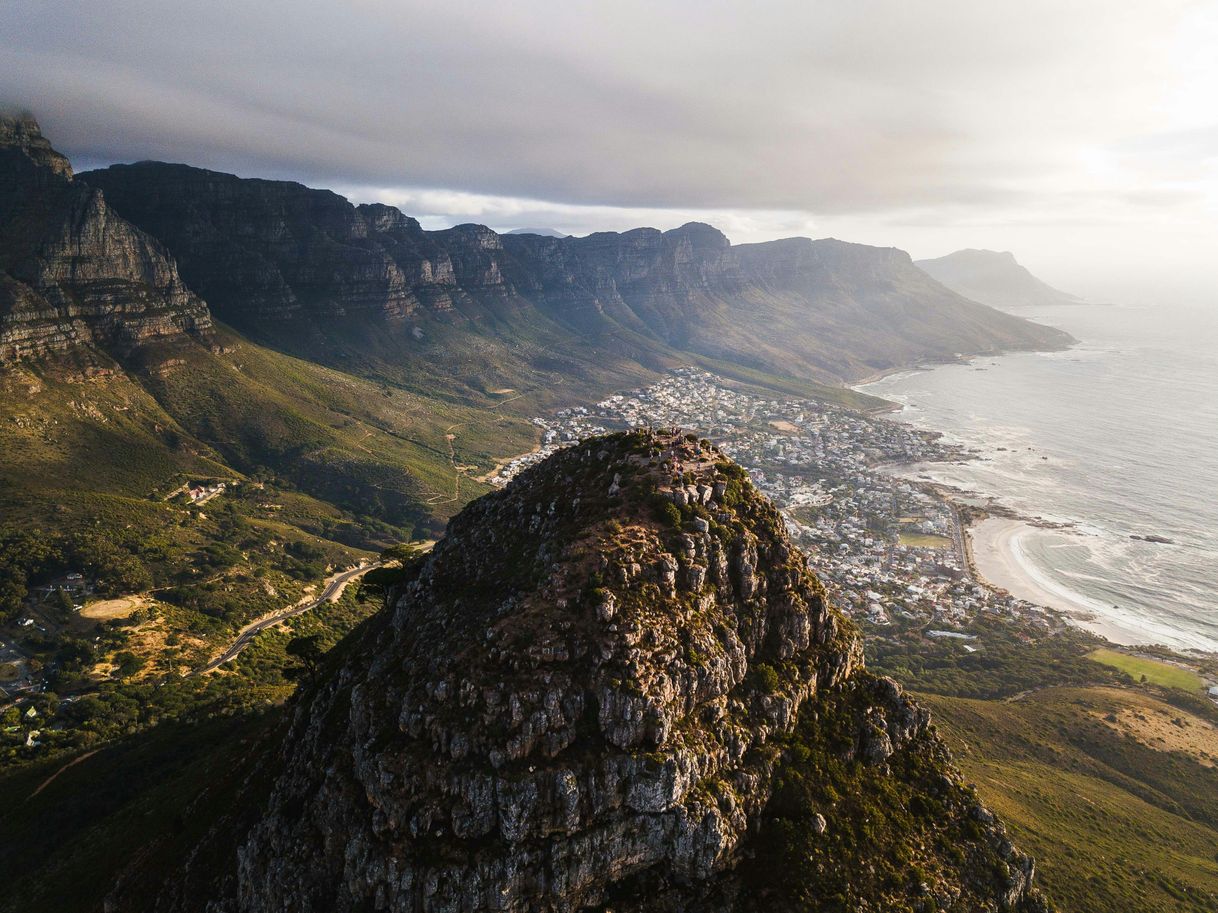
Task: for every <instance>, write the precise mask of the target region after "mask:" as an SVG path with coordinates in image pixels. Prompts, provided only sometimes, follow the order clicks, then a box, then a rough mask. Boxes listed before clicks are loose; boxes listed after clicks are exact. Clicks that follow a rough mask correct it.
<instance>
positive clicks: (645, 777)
mask: <svg viewBox="0 0 1218 913" xmlns="http://www.w3.org/2000/svg"><path fill="white" fill-rule="evenodd" d="M861 663H862V660H861V652H860V648H859V642H858V640H857V637H856V636H855V634H854V633H853V630H852V629H851V628H849V627H848V625H846V624H845V623H844V622H843V621H842V620H841V617H840V616H839V615H838V614H837V612H836V611H835V610H833V609H832V608H831V607H830V606H829V604H828V601H827V598H826V595H825V590H824V588H823V587H822V586H821V585H820V583H819V582H818V581H817V580H816V578H815V577H814V576H812V574H811V573H810V572H809V570H808V568H807V565H806V562H805V559H804V557H803V555H802V553H800V552H799V551H798V550H797V549H796V548H794V547H793V546H792V545H791V543H790V542H789V541H788V540H787V538H786V534H785V530H784V526H783V521H782V518H781V516H780V514H779V513H778V511H777V510H776V509H775V508H774V506H773V505H772V504H770V503H769V502H768V501H767V500H766V499H765V498H764V497H762V496H761V495H760V494H759V493H758V492H757V491H756V489H754V488H753V486H752V484H751V483H750V482H749V480H748V477H747V475H746V474H745V472H744V471H743V470H742V469H741V468H740V467H739V466H737V465H736V464H734V463H732V462H731V461H730V460H728V459H727V458H726V457H724V456H723V455H722V454H721V453H719V452H718V451H717V450H715V449H714V448H713V447H711V446H710V445H709V444H707V443H706V442H705V441H700V440H698V438H697V437H696V436H695V435H692V434H684V433H681V432H680V431H678V430H675V429H670V430H666V431H654V430H650V429H639V430H636V431H632V432H625V433H620V434H615V435H608V436H604V437H599V438H593V439H591V440H587V441H585V442H583V443H581V444H578V445H575V446H573V447H570V448H567V449H565V450H562V451H559V452H558V453H557V454H555V455H552V456H551V457H549V458H548V459H546V460H545V461H543V462H542V463H540V464H539V465H538V466H536V467H534V468H533V469H531V470H529V471H527V472H525V473H523V474H522V475H521V476H519V477H518V478H517V479H516V480H514V481H513V482H512V483H511V484H510V485H509V486H508V487H507V488H506V489H504V490H502V491H499V492H496V493H493V494H490V495H487V496H485V497H483V498H480V499H479V500H477V501H475V502H473V503H472V504H470V505H469V506H468V507H467V508H466V509H465V510H464V511H462V512H461V513H460V514H459V515H458V516H457V517H455V518H454V519H453V520H452V522H451V523H450V525H449V528H448V532H447V535H446V536H445V538H444V539H443V540H442V541H441V542H440V543H438V544H437V545H436V547H435V548H434V550H433V551H432V552H431V554H430V555H428V556H427V557H425V558H422V559H418V560H416V561H415V562H414V563H412V564H410V565H409V566H407V567H405V568H404V569H403V570H402V571H401V574H400V579H399V580H398V581H396V582H395V583H393V584H391V585H390V587H389V596H388V599H387V602H386V606H385V608H384V609H383V610H382V611H381V613H380V614H378V615H377V616H376V617H374V618H373V619H372V620H371V622H370V623H369V624H368V625H367V626H366V628H365V629H364V630H363V631H362V632H361V634H360V635H359V636H358V637H357V638H355V639H354V640H352V641H349V642H348V643H347V644H346V645H345V646H344V647H343V648H342V650H341V655H340V656H339V657H338V658H337V660H336V662H335V664H334V666H333V667H332V668H331V670H330V672H329V673H328V675H327V678H326V680H325V681H323V682H321V683H319V684H318V685H317V686H316V687H314V688H313V689H311V690H309V691H307V692H305V693H304V694H303V695H302V697H301V699H300V700H299V702H298V704H297V707H296V712H295V716H294V721H293V723H292V726H291V729H290V731H289V732H288V733H287V734H286V737H285V739H284V742H283V744H282V746H281V747H280V749H279V750H278V752H277V754H276V756H275V757H276V760H274V761H273V762H271V763H272V764H273V765H275V768H276V769H275V770H274V784H273V786H272V787H271V792H270V798H269V802H268V803H267V805H266V808H265V813H264V814H263V815H261V816H260V818H259V820H258V821H256V822H255V823H254V824H253V825H252V827H251V829H250V830H249V831H248V833H247V834H245V835H244V837H241V836H238V837H237V840H238V843H239V844H240V849H239V850H238V851H237V853H236V855H233V854H232V853H229V852H227V851H226V852H225V854H224V855H222V856H220V857H216V856H213V855H210V854H209V853H202V854H200V855H196V857H194V858H197V859H198V858H213V859H214V858H234V859H235V858H240V859H241V864H240V866H239V867H235V868H234V870H233V871H231V872H220V873H211V879H212V880H211V881H210V885H211V887H208V888H203V889H201V890H204V891H206V892H208V896H214V893H212V892H215V891H220V892H235V896H236V897H238V898H239V901H238V902H236V903H235V906H234V907H233V908H234V909H240V910H243V911H249V913H254V911H258V913H269V911H272V910H283V909H343V910H355V909H373V908H376V909H386V910H398V911H411V913H415V911H417V913H423V911H458V910H460V911H471V913H479V911H491V910H495V911H502V913H524V911H548V913H557V911H560V910H575V909H585V908H590V907H594V906H603V905H608V904H611V905H612V907H613V908H614V909H615V910H618V909H620V910H625V911H630V910H634V911H641V910H643V909H648V910H661V909H662V910H683V909H699V910H707V911H727V910H729V909H732V910H740V911H744V910H754V909H759V908H760V906H761V905H762V904H763V900H762V897H761V894H760V893H757V894H754V895H753V896H754V899H753V900H751V901H741V902H740V903H730V902H729V900H728V898H732V897H736V898H740V897H746V896H749V895H748V892H747V891H745V889H744V888H743V885H744V884H745V883H746V882H747V881H749V880H750V879H753V878H756V877H758V873H757V871H756V866H757V865H758V864H765V863H764V861H761V860H765V859H768V858H769V857H768V856H765V855H764V854H759V853H758V852H756V848H755V847H754V843H753V841H754V840H755V838H756V835H757V834H758V833H759V832H760V833H763V834H766V835H769V839H770V841H771V842H770V843H769V844H767V846H770V847H772V848H773V849H774V851H775V852H780V853H786V852H788V851H790V850H791V849H792V847H791V846H789V845H788V844H787V842H785V841H786V837H784V836H783V835H786V834H791V833H798V834H799V835H800V837H799V839H800V840H803V839H804V838H805V837H807V838H808V839H812V840H816V839H818V838H817V834H818V833H819V834H823V833H824V828H825V824H824V822H825V818H824V816H822V815H819V814H817V815H813V816H812V817H811V818H809V819H808V820H807V821H806V822H804V823H802V824H799V825H798V826H797V827H796V828H795V830H794V831H793V830H792V826H793V825H792V824H791V823H790V822H788V823H787V824H785V825H783V824H779V823H777V822H776V821H774V820H773V819H772V818H771V813H770V811H769V809H768V805H769V800H770V797H771V795H772V794H773V791H774V788H775V784H776V782H777V781H778V780H779V779H781V777H782V776H783V775H784V771H787V770H788V765H789V764H792V763H793V764H796V765H803V767H800V768H799V770H801V771H802V770H803V769H804V767H806V766H807V765H811V764H820V763H825V764H830V763H831V762H830V761H829V758H828V755H826V754H825V752H834V753H836V754H835V756H840V758H841V759H846V760H844V761H843V760H839V761H838V762H837V763H847V764H850V765H854V766H859V767H866V768H867V769H869V770H871V771H872V774H871V776H873V777H875V778H879V779H880V780H883V779H884V778H898V779H900V778H901V777H905V775H904V774H901V775H898V774H896V773H890V772H889V771H890V766H889V765H891V770H893V771H895V770H897V769H902V770H904V769H906V768H908V769H909V770H915V769H916V770H917V771H920V773H919V774H918V776H917V777H905V779H904V780H902V783H904V786H903V787H902V788H903V789H906V790H910V791H923V790H928V789H933V790H935V791H936V796H937V798H936V799H935V802H936V806H935V807H937V808H942V809H944V812H943V816H942V817H943V820H942V821H941V822H937V823H936V824H935V827H936V828H942V829H943V830H944V832H945V833H947V832H950V836H949V837H947V838H946V839H948V840H949V842H950V845H954V846H959V847H962V848H963V849H962V850H957V851H956V853H955V854H953V855H952V856H951V857H950V858H949V857H947V856H943V858H941V859H936V858H934V857H933V856H927V855H926V854H923V853H921V851H920V850H919V854H920V855H919V858H920V861H921V862H922V865H923V873H922V874H920V875H919V879H922V880H923V881H921V882H919V883H918V884H916V885H914V884H909V885H906V886H902V887H899V888H898V889H896V890H897V894H895V895H892V894H890V893H884V892H879V891H877V893H876V896H875V897H874V898H871V899H872V900H874V902H875V904H876V905H877V906H876V908H888V903H889V901H893V900H896V899H897V898H900V899H902V900H908V899H909V898H906V897H905V894H906V893H907V892H910V891H912V892H924V891H925V890H927V884H926V883H925V882H929V883H931V884H932V885H933V887H934V889H935V890H936V891H937V892H939V893H942V894H943V895H944V896H947V895H948V894H953V893H954V896H957V897H960V898H961V899H962V902H972V901H978V903H977V904H976V905H975V906H976V907H977V908H981V907H982V906H984V905H987V904H988V905H993V906H994V907H995V908H996V907H997V904H998V902H999V898H1003V899H1004V900H1003V902H1004V903H1007V906H1006V907H1004V908H1005V909H1012V910H1020V909H1026V910H1032V909H1036V906H1035V904H1036V903H1037V902H1038V900H1037V898H1038V895H1037V894H1036V893H1035V892H1034V891H1033V890H1032V889H1031V887H1030V880H1031V871H1032V869H1031V862H1030V860H1027V858H1026V857H1023V856H1022V855H1020V854H1018V852H1017V851H1014V850H1013V849H1011V848H1010V847H1009V844H1005V843H1004V841H1005V838H1003V837H1002V835H1001V832H1000V831H999V830H997V828H996V826H993V825H989V824H986V823H985V822H989V821H992V816H989V815H988V812H987V813H984V814H983V813H982V811H981V810H980V807H979V806H977V805H976V801H975V800H973V799H971V798H970V797H969V795H968V794H967V792H966V791H965V790H963V788H962V787H960V786H959V778H958V776H956V775H955V774H954V773H953V772H952V771H951V770H950V769H949V768H948V767H947V766H946V761H945V760H944V757H945V754H944V750H943V749H942V746H941V745H940V744H939V743H938V742H937V741H936V740H935V737H934V736H933V734H932V733H931V731H930V730H929V729H928V719H927V715H926V713H925V712H924V711H922V710H920V709H919V708H918V707H916V705H914V704H912V703H911V702H910V701H909V700H908V699H907V698H905V697H904V696H903V695H902V694H901V692H900V689H899V688H898V687H897V686H896V685H895V684H894V683H892V682H890V681H887V680H883V679H876V678H874V677H872V676H869V675H867V674H866V673H864V672H863V671H862V670H861ZM813 705H814V707H813V709H811V710H808V709H806V708H808V707H810V706H813ZM797 727H802V728H804V729H808V727H811V729H810V730H809V731H811V732H814V733H818V735H816V736H814V737H813V738H812V739H811V740H810V741H808V742H807V743H806V744H804V743H798V744H797V743H796V742H793V741H792V740H793V739H798V738H800V737H799V736H798V735H797ZM830 743H832V747H830ZM799 744H802V745H803V747H802V748H800V747H799ZM789 753H791V758H794V760H791V759H789V758H788V754H789ZM907 756H908V757H909V758H911V759H912V760H910V762H909V764H908V765H906V763H905V761H904V760H902V759H904V758H906V757H907ZM898 761H900V763H898ZM791 771H792V772H794V771H795V769H794V768H791ZM927 771H929V772H930V774H927V773H926V772H927ZM799 775H800V776H804V775H808V772H807V771H804V772H803V773H800V774H799ZM932 775H933V776H932ZM927 776H929V777H930V780H927V781H926V782H923V779H920V778H925V777H927ZM931 780H933V783H931ZM865 789H866V790H868V791H869V790H871V787H870V786H868V787H866V788H865ZM888 795H889V794H888V793H883V792H882V790H879V789H878V788H877V791H876V792H875V794H874V795H871V794H870V792H868V794H867V795H861V794H860V795H857V796H852V797H850V798H849V799H847V800H843V803H842V806H841V808H840V809H839V810H838V812H837V813H839V814H841V815H842V816H843V817H842V819H841V820H839V821H837V823H836V826H837V827H840V828H842V829H843V833H845V832H846V830H845V829H847V828H852V827H855V826H856V825H857V826H861V822H854V823H851V821H849V820H848V819H847V816H849V815H851V814H855V812H853V811H851V810H850V809H854V808H857V807H858V806H859V803H864V804H866V803H871V802H877V803H878V802H882V801H884V800H885V798H886V797H887V796H888ZM251 801H259V802H260V801H262V800H251ZM825 811H826V812H827V813H829V814H834V810H833V809H832V808H830V807H829V806H826V807H825ZM978 821H981V822H982V824H981V825H980V826H979V825H978V823H977V822H978ZM818 822H819V823H818ZM817 828H820V830H819V831H818V830H817ZM336 835H340V839H335V836H336ZM889 838H891V839H894V840H898V839H899V840H902V841H906V842H909V843H910V844H911V845H912V842H917V843H918V845H919V846H921V845H922V840H923V839H924V836H923V835H920V834H913V833H912V832H911V833H908V834H904V835H898V834H895V833H894V834H892V835H888V836H886V838H885V839H889ZM906 848H907V849H909V847H906ZM887 849H888V847H880V848H879V851H880V852H881V853H883V852H885V851H886V850H887ZM803 852H805V853H806V850H805V851H803ZM866 852H867V853H868V854H870V853H871V852H872V848H870V847H869V848H868V849H867V851H866ZM1004 852H1005V853H1006V859H1008V860H1009V864H1008V863H1001V865H1000V867H999V868H995V867H993V866H992V865H991V864H990V863H981V862H980V861H978V860H980V859H983V858H984V859H990V858H993V859H995V860H997V859H998V858H999V856H1000V855H1001V854H1002V853H1004ZM894 858H896V857H894ZM805 859H806V855H805ZM843 865H844V866H846V867H850V866H853V865H855V863H854V862H845V863H843ZM857 865H858V871H857V872H855V871H853V869H852V870H851V871H850V873H849V876H850V877H852V878H857V879H858V880H857V884H858V885H859V886H860V888H859V890H858V891H856V892H855V893H856V894H858V895H860V896H864V895H865V894H866V892H867V891H868V890H869V889H868V888H866V887H863V885H864V882H866V881H867V879H868V878H869V876H867V875H865V874H864V873H863V869H864V868H865V866H866V862H865V860H862V859H860V861H859V862H858V863H857ZM998 871H1001V872H1003V873H1005V874H1003V875H1002V876H1001V877H998V876H996V875H995V873H996V872H998ZM187 876H188V880H189V882H190V883H196V880H197V879H198V878H200V877H202V878H203V879H204V881H205V882H206V881H207V876H206V875H200V873H198V872H188V873H187ZM790 877H791V879H792V880H791V883H792V884H794V883H796V882H799V879H800V878H801V877H802V876H799V875H798V873H794V872H793V873H791V875H790ZM772 880H773V879H771V881H772ZM902 881H906V882H907V881H908V879H903V880H902ZM915 881H918V879H915ZM800 883H801V884H802V882H800ZM217 885H219V886H220V887H218V888H217V887H216V886H217ZM193 890H194V889H193V888H192V889H191V891H193ZM800 890H803V888H802V887H801V888H800ZM180 891H181V882H180V881H178V882H175V884H174V885H173V886H172V887H171V888H170V889H169V891H168V893H167V895H166V897H168V898H171V899H170V900H168V901H165V900H164V899H163V905H165V906H168V907H169V908H174V909H183V908H186V909H189V908H193V907H192V905H191V903H190V901H189V899H187V900H185V901H183V900H182V899H181V898H182V894H181V893H180ZM742 892H744V893H742ZM911 896H912V895H911ZM173 898H176V899H173ZM826 899H827V898H826ZM224 909H228V907H224Z"/></svg>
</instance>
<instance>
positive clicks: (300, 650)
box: [287, 634, 324, 682]
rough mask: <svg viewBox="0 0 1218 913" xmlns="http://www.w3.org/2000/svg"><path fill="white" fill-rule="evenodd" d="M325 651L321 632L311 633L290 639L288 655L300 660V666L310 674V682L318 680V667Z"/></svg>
mask: <svg viewBox="0 0 1218 913" xmlns="http://www.w3.org/2000/svg"><path fill="white" fill-rule="evenodd" d="M323 652H324V651H323V650H322V648H321V635H320V634H310V635H308V636H307V637H293V638H292V639H291V640H290V641H288V646H287V654H288V656H291V657H294V658H295V659H298V660H300V663H301V667H300V668H301V670H302V671H303V672H304V673H305V674H307V675H308V677H309V681H310V682H312V681H316V680H317V669H318V667H319V666H320V665H321V657H322V654H323Z"/></svg>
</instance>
